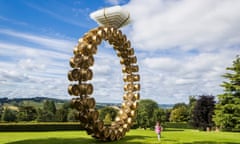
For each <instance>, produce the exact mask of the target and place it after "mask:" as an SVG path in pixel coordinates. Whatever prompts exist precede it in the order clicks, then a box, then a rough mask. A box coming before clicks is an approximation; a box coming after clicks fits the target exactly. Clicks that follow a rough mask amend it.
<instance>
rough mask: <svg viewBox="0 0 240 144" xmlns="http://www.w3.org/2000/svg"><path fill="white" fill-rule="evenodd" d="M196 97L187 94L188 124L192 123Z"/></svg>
mask: <svg viewBox="0 0 240 144" xmlns="http://www.w3.org/2000/svg"><path fill="white" fill-rule="evenodd" d="M196 102H197V99H196V97H195V96H189V104H188V115H189V121H188V123H189V124H190V125H193V110H194V107H195V105H196Z"/></svg>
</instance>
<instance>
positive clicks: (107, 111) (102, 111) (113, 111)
mask: <svg viewBox="0 0 240 144" xmlns="http://www.w3.org/2000/svg"><path fill="white" fill-rule="evenodd" d="M117 113H118V110H117V109H115V108H113V107H104V108H102V109H100V114H99V117H100V119H101V120H103V119H105V117H106V115H107V114H109V116H110V117H111V121H113V120H114V119H115V117H116V116H117Z"/></svg>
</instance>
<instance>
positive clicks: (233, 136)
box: [0, 129, 240, 144]
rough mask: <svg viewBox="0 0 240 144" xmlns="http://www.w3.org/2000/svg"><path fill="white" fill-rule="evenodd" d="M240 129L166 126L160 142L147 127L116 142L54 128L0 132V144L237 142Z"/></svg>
mask: <svg viewBox="0 0 240 144" xmlns="http://www.w3.org/2000/svg"><path fill="white" fill-rule="evenodd" d="M239 142H240V137H239V133H229V132H199V131H197V130H181V129H169V130H166V131H164V132H163V133H162V139H161V142H158V141H157V137H156V134H155V133H154V132H153V131H150V130H131V131H130V132H129V133H127V135H126V137H125V138H123V139H121V140H120V141H116V142H101V141H97V140H95V139H93V138H92V137H91V136H88V135H87V134H86V132H85V131H57V132H1V133H0V143H1V144H101V143H105V144H125V143H128V144H158V143H161V144H177V143H183V144H191V143H195V144H207V143H209V144H237V143H239Z"/></svg>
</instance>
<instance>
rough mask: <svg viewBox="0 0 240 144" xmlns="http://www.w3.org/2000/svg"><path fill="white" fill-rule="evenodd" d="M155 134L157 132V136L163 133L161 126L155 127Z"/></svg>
mask: <svg viewBox="0 0 240 144" xmlns="http://www.w3.org/2000/svg"><path fill="white" fill-rule="evenodd" d="M155 132H156V133H157V134H160V132H161V126H155Z"/></svg>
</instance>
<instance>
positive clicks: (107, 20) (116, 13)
mask: <svg viewBox="0 0 240 144" xmlns="http://www.w3.org/2000/svg"><path fill="white" fill-rule="evenodd" d="M90 17H91V18H92V19H93V20H95V21H96V22H97V23H98V24H99V25H100V26H110V27H114V28H120V27H123V26H125V25H127V24H129V23H130V14H129V12H128V11H126V10H124V9H123V8H122V7H121V6H113V7H108V8H104V9H100V10H97V11H95V12H92V13H91V14H90Z"/></svg>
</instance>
